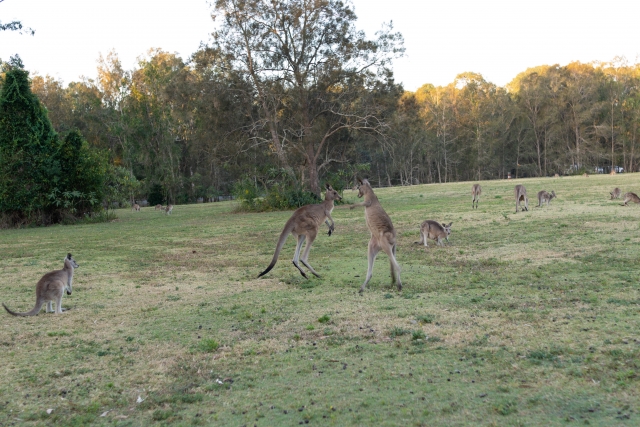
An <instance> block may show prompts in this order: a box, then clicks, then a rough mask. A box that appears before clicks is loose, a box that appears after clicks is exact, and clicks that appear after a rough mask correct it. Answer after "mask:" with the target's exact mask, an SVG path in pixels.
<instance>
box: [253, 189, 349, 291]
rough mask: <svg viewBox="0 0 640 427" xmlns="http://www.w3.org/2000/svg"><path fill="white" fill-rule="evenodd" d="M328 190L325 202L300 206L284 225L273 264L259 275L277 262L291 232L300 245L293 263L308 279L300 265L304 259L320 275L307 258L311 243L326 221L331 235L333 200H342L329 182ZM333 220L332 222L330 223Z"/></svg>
mask: <svg viewBox="0 0 640 427" xmlns="http://www.w3.org/2000/svg"><path fill="white" fill-rule="evenodd" d="M326 188H327V192H326V193H325V195H324V202H322V203H319V204H314V205H306V206H302V207H301V208H298V209H297V210H296V211H295V212H294V213H293V215H291V218H289V221H287V223H286V224H285V225H284V230H282V233H281V234H280V238H279V239H278V243H277V244H276V251H275V253H274V254H273V259H272V260H271V264H269V266H268V267H267V269H266V270H264V271H263V272H262V273H260V274H258V277H260V276H264V275H265V274H267V273H268V272H269V271H271V269H272V268H273V266H274V265H276V262H277V261H278V255H279V254H280V251H281V250H282V247H283V246H284V242H285V241H286V240H287V237H288V236H289V234H293V235H294V236H295V237H297V239H298V245H297V246H296V252H295V253H294V255H293V265H294V266H295V267H296V268H297V269H298V271H300V274H302V277H304V278H305V279H308V277H307V275H306V274H305V272H304V271H302V269H301V268H300V266H299V265H298V261H302V264H304V266H305V267H307V268H308V269H309V271H310V272H311V273H313V274H314V275H315V276H316V277H320V275H319V274H318V273H316V271H315V270H314V269H313V267H311V266H310V265H309V262H308V261H307V259H308V258H309V251H311V245H312V244H313V241H314V240H315V239H316V236H317V235H318V229H319V228H320V225H321V224H322V223H323V222H324V223H325V224H327V227H329V232H328V233H327V234H328V235H329V236H331V233H333V230H334V229H335V223H334V222H333V218H331V212H332V211H333V201H334V200H342V197H340V195H339V194H338V192H337V191H336V190H334V189H333V188H331V186H330V185H329V184H327V185H326ZM329 221H331V223H329ZM305 239H306V240H307V246H306V247H305V248H304V252H303V253H302V257H300V250H301V249H302V244H303V243H304V241H305Z"/></svg>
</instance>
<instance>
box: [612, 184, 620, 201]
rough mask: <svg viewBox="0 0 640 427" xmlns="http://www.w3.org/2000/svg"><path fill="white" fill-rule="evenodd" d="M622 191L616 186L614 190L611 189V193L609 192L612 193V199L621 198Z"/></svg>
mask: <svg viewBox="0 0 640 427" xmlns="http://www.w3.org/2000/svg"><path fill="white" fill-rule="evenodd" d="M621 193H622V191H620V189H619V188H618V187H616V188H614V189H613V191H611V192H610V193H609V194H611V200H613V199H619V198H620V194H621Z"/></svg>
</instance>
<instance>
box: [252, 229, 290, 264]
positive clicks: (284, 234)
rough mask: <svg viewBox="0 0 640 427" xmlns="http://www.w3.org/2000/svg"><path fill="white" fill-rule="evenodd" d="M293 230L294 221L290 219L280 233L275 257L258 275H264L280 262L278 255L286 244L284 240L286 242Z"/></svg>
mask: <svg viewBox="0 0 640 427" xmlns="http://www.w3.org/2000/svg"><path fill="white" fill-rule="evenodd" d="M292 230H293V221H291V220H289V221H288V222H287V223H286V224H285V226H284V230H282V233H281V234H280V238H279V239H278V244H277V245H276V251H275V252H274V254H273V258H272V259H271V264H269V266H268V267H267V269H266V270H264V271H263V272H262V273H260V274H258V277H262V276H264V275H265V274H267V273H268V272H270V271H271V269H272V268H273V266H274V265H276V262H278V255H280V251H281V250H282V247H283V246H284V242H286V240H287V237H289V234H290V233H291V231H292Z"/></svg>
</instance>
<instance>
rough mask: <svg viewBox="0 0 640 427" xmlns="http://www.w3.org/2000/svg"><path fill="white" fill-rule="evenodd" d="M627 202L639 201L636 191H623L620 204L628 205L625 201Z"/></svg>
mask: <svg viewBox="0 0 640 427" xmlns="http://www.w3.org/2000/svg"><path fill="white" fill-rule="evenodd" d="M629 202H633V203H640V197H638V195H637V194H636V193H631V192H629V193H625V195H624V202H623V203H622V206H629V205H627V203H629Z"/></svg>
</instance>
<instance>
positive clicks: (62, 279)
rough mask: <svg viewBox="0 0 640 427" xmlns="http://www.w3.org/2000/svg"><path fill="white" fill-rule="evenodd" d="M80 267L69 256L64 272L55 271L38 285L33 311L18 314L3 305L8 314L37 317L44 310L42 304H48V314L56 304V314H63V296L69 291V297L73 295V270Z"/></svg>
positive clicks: (44, 277)
mask: <svg viewBox="0 0 640 427" xmlns="http://www.w3.org/2000/svg"><path fill="white" fill-rule="evenodd" d="M78 267H80V266H79V265H78V264H76V260H75V259H73V257H72V256H71V254H67V256H66V258H65V259H64V268H63V269H62V270H54V271H50V272H49V273H47V274H45V275H44V276H42V278H41V279H40V280H38V283H37V284H36V305H35V307H33V309H32V310H31V311H27V312H26V313H16V312H15V311H12V310H10V309H9V307H7V306H6V305H4V303H2V306H3V307H4V309H5V310H7V313H9V314H10V315H12V316H22V317H26V316H35V315H36V314H38V312H39V311H40V309H41V308H42V304H44V303H45V302H46V303H47V313H51V312H52V311H53V309H52V307H51V303H52V302H55V303H56V310H55V313H56V314H62V295H63V294H64V291H67V295H71V284H72V283H73V269H74V268H78Z"/></svg>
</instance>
